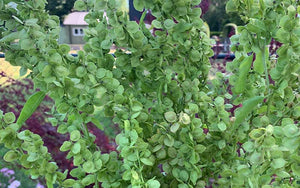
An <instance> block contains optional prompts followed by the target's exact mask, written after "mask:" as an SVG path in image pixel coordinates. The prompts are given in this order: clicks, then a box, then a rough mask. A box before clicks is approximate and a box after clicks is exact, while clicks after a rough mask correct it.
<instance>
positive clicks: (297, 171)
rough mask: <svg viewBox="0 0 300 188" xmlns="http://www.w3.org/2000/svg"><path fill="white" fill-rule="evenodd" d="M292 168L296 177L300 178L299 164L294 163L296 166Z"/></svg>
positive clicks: (293, 165)
mask: <svg viewBox="0 0 300 188" xmlns="http://www.w3.org/2000/svg"><path fill="white" fill-rule="evenodd" d="M291 168H292V171H293V173H294V174H295V175H296V176H298V177H300V165H299V164H297V163H294V164H292V165H291Z"/></svg>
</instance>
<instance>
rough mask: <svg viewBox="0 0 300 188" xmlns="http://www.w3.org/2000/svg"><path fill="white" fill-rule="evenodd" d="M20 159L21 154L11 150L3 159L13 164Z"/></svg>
mask: <svg viewBox="0 0 300 188" xmlns="http://www.w3.org/2000/svg"><path fill="white" fill-rule="evenodd" d="M18 157H19V154H18V153H17V152H16V151H13V150H10V151H8V152H7V153H5V155H4V157H3V159H4V160H5V161H6V162H13V161H15V160H17V159H18Z"/></svg>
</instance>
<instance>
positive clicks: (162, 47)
mask: <svg viewBox="0 0 300 188" xmlns="http://www.w3.org/2000/svg"><path fill="white" fill-rule="evenodd" d="M45 2H46V1H44V0H28V1H25V0H24V1H16V2H15V3H16V4H17V5H18V6H17V7H16V8H15V7H14V6H13V5H12V3H11V1H8V0H4V1H1V2H0V10H1V12H2V13H1V15H0V19H1V24H3V27H1V28H0V32H1V34H0V38H1V39H0V42H1V43H0V46H1V49H2V50H3V51H4V52H5V55H6V60H7V61H9V62H10V63H11V64H12V65H16V66H21V67H22V71H23V72H26V70H27V69H29V70H32V72H31V73H30V76H31V77H32V79H33V81H34V85H35V87H36V88H39V89H40V91H38V92H36V93H35V94H33V95H32V96H31V97H30V98H29V99H28V100H27V102H26V104H25V105H24V107H23V109H22V111H21V112H20V115H19V116H18V118H16V117H15V115H14V114H13V113H11V112H7V113H5V114H0V118H1V119H2V121H1V131H0V143H2V144H3V145H4V146H5V147H6V148H8V149H10V150H9V151H8V152H7V153H6V154H5V156H4V160H6V161H8V162H14V163H16V162H17V163H19V164H21V165H22V166H23V167H24V168H25V169H27V170H28V172H29V173H30V174H31V177H32V178H38V177H45V179H46V182H47V186H48V187H53V184H58V185H59V186H60V187H86V186H91V185H93V186H94V187H99V186H100V183H101V186H102V187H135V188H137V187H151V188H152V187H153V188H156V187H180V188H185V187H264V188H267V187H297V186H299V184H300V161H299V159H300V157H299V155H300V154H299V145H300V132H299V117H300V106H299V100H300V99H299V88H300V87H299V72H300V71H299V69H300V64H299V50H300V49H299V46H300V45H299V44H300V40H299V39H300V33H299V31H300V27H299V19H298V18H297V17H296V14H297V10H299V8H298V6H299V2H298V1H295V0H284V1H270V0H229V1H228V2H227V6H226V8H227V11H228V12H237V13H238V14H239V15H241V18H242V19H243V21H244V22H245V23H246V25H244V26H240V27H239V28H238V34H237V35H234V36H233V37H232V38H231V41H232V43H233V46H232V50H233V51H234V52H235V57H236V58H235V59H234V60H233V61H232V63H229V64H228V65H227V70H228V71H230V72H231V73H232V75H231V76H230V77H227V76H226V75H225V76H224V75H223V74H222V73H219V74H217V78H216V79H215V80H213V81H208V80H207V76H208V72H209V69H210V63H209V57H211V56H212V55H213V51H212V50H211V43H212V41H211V40H210V39H209V38H208V37H207V35H206V34H205V32H204V30H205V29H204V27H203V26H204V24H203V21H202V20H201V18H200V15H201V9H200V8H197V5H199V3H200V0H179V1H172V0H157V1H150V0H140V1H137V0H135V1H134V6H135V8H136V9H137V10H139V11H143V10H144V9H146V10H147V9H150V10H151V13H152V15H153V16H154V17H155V18H156V19H155V20H153V21H152V26H153V27H154V28H156V29H157V31H156V32H155V35H152V33H151V32H150V31H149V30H148V29H147V28H146V27H145V25H144V23H143V18H144V16H145V14H146V11H144V14H143V16H142V17H141V19H140V21H139V24H137V22H133V21H128V18H127V16H126V15H125V14H124V13H123V12H121V11H116V10H115V7H116V5H115V1H114V0H109V1H106V0H78V1H76V3H75V8H76V9H77V10H87V9H88V10H89V11H90V12H89V14H88V15H87V16H86V17H85V20H86V22H88V24H89V28H88V29H87V30H85V40H86V41H87V43H86V45H85V46H84V51H79V52H78V57H73V56H71V55H69V54H68V52H69V50H70V48H69V46H67V45H59V44H58V43H57V38H58V23H59V21H58V18H57V17H55V16H49V15H48V13H47V12H45V11H44V7H45ZM103 10H105V11H106V15H107V17H108V19H107V18H106V17H103ZM273 38H274V39H275V40H276V41H278V42H280V43H281V44H282V45H281V47H280V48H279V49H278V50H277V51H276V53H275V55H273V56H269V48H268V46H267V44H269V43H270V42H271V40H272V39H273ZM112 45H114V46H115V48H116V49H117V50H116V52H115V54H114V55H115V57H113V56H112V55H110V54H108V52H109V50H110V48H111V46H112ZM46 94H48V95H49V96H50V97H51V98H52V99H53V100H54V101H55V107H56V110H57V112H58V115H60V116H65V121H57V122H58V129H57V131H58V132H59V133H60V134H67V133H69V134H70V140H67V141H65V142H64V143H63V144H62V146H61V147H60V151H62V152H65V151H67V152H68V155H67V158H68V159H70V160H72V161H73V165H74V166H75V167H76V168H75V169H73V170H71V171H70V172H68V171H61V170H60V169H59V168H58V166H57V164H56V163H54V162H53V160H52V158H51V155H50V154H49V153H48V150H47V148H46V147H45V146H43V141H42V138H41V137H40V136H38V135H37V134H34V133H32V132H30V131H28V130H24V131H21V130H20V129H21V128H22V126H23V124H24V122H25V121H26V120H27V119H28V118H29V116H30V115H31V114H32V113H33V112H34V110H35V109H36V108H37V107H38V105H39V103H40V102H41V101H42V100H43V98H44V97H45V95H46ZM95 106H96V107H99V108H102V109H103V110H104V112H105V116H106V117H111V118H112V120H113V122H114V123H115V124H117V125H118V126H119V128H120V133H119V134H118V135H117V136H116V139H115V140H116V144H117V150H116V151H112V152H110V153H107V154H103V153H101V150H100V149H99V147H98V146H97V145H95V143H94V140H95V139H96V137H95V136H94V135H93V134H91V133H90V132H89V128H88V126H87V124H88V123H90V122H92V123H94V124H95V125H97V126H98V127H99V128H101V124H100V123H99V121H98V120H97V117H96V115H95ZM68 173H69V175H70V176H68ZM67 176H68V178H67Z"/></svg>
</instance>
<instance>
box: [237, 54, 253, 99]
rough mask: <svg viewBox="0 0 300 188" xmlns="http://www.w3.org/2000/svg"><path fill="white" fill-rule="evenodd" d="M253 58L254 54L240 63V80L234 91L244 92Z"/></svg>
mask: <svg viewBox="0 0 300 188" xmlns="http://www.w3.org/2000/svg"><path fill="white" fill-rule="evenodd" d="M252 60H253V55H251V56H248V57H246V58H245V59H244V60H243V61H242V63H241V64H240V67H239V75H238V80H237V82H236V83H235V86H234V91H235V92H236V93H242V92H243V91H244V90H245V87H246V79H247V76H248V74H249V71H250V68H251V65H252Z"/></svg>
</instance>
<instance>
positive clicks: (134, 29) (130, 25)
mask: <svg viewBox="0 0 300 188" xmlns="http://www.w3.org/2000/svg"><path fill="white" fill-rule="evenodd" d="M127 30H128V32H129V33H131V34H133V33H136V32H137V31H138V30H139V25H138V24H137V23H136V22H135V21H129V22H127Z"/></svg>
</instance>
